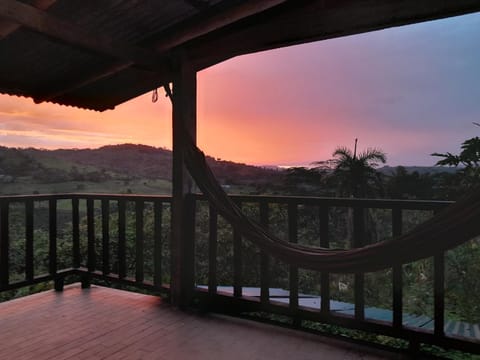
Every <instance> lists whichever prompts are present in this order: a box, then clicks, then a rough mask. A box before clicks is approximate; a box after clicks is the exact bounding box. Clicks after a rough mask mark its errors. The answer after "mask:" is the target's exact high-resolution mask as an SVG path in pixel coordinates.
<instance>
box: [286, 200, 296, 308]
mask: <svg viewBox="0 0 480 360" xmlns="http://www.w3.org/2000/svg"><path fill="white" fill-rule="evenodd" d="M288 240H289V241H290V242H292V243H297V242H298V206H297V204H296V203H293V202H289V203H288ZM289 284H290V297H289V306H290V310H292V311H293V312H295V311H296V310H297V309H298V268H297V267H296V266H294V265H290V280H289Z"/></svg>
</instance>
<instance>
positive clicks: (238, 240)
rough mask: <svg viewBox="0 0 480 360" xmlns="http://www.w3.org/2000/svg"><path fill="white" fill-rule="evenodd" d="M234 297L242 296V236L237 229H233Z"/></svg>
mask: <svg viewBox="0 0 480 360" xmlns="http://www.w3.org/2000/svg"><path fill="white" fill-rule="evenodd" d="M237 205H238V206H239V207H240V208H241V206H242V204H241V203H238V204H237ZM233 296H235V297H241V296H242V236H241V234H240V232H239V231H238V229H237V228H236V227H234V228H233Z"/></svg>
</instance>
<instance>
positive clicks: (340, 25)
mask: <svg viewBox="0 0 480 360" xmlns="http://www.w3.org/2000/svg"><path fill="white" fill-rule="evenodd" d="M275 10H276V9H272V11H271V12H270V13H269V14H268V21H262V14H259V15H258V17H255V18H253V17H252V18H251V19H248V20H246V21H247V22H248V23H247V24H241V23H238V24H237V25H238V26H232V27H231V28H230V29H228V30H227V29H224V31H223V32H222V33H211V34H209V35H208V36H207V37H205V38H204V39H201V40H200V41H197V42H195V43H192V44H189V45H188V53H189V56H190V57H192V58H194V59H196V63H195V67H196V68H197V70H201V69H204V68H206V67H209V66H212V65H214V64H216V63H218V62H221V61H224V60H227V59H229V58H232V57H234V56H237V55H243V54H247V53H253V52H258V51H264V50H270V49H274V48H279V47H284V46H289V45H296V44H302V43H306V42H312V41H319V40H324V39H331V38H335V37H340V36H347V35H352V34H359V33H364V32H369V31H374V30H380V29H385V28H388V27H393V26H401V25H407V24H413V23H418V22H422V21H428V20H435V19H441V18H445V17H450V16H456V15H463V14H467V13H472V12H476V11H480V1H478V0H456V1H448V0H422V1H416V2H413V1H407V0H385V1H383V2H381V1H373V0H348V1H342V2H338V1H335V0H324V1H302V4H301V5H300V4H297V3H295V4H293V3H289V4H286V5H285V7H284V8H283V9H282V11H277V12H275ZM346 14H350V15H349V16H346ZM212 42H214V43H215V52H210V53H209V52H208V51H206V49H207V47H206V44H209V46H211V43H212Z"/></svg>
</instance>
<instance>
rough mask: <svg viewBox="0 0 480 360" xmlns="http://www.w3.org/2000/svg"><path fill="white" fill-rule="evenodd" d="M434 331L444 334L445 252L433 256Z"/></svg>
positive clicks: (436, 333) (439, 334) (438, 334)
mask: <svg viewBox="0 0 480 360" xmlns="http://www.w3.org/2000/svg"><path fill="white" fill-rule="evenodd" d="M433 296H434V317H433V319H434V328H433V329H434V330H433V331H434V333H435V335H436V336H444V335H445V331H444V326H445V253H444V252H439V253H437V254H435V256H434V257H433Z"/></svg>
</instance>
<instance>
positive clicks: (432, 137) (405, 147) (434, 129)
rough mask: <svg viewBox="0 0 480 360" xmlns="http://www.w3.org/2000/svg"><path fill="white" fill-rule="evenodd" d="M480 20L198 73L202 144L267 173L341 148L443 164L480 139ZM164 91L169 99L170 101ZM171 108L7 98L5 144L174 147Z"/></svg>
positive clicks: (392, 32) (143, 102)
mask: <svg viewBox="0 0 480 360" xmlns="http://www.w3.org/2000/svg"><path fill="white" fill-rule="evenodd" d="M479 45H480V14H473V15H468V16H463V17H457V18H451V19H446V20H441V21H435V22H428V23H423V24H418V25H413V26H407V27H399V28H394V29H388V30H383V31H378V32H373V33H368V34H362V35H356V36H350V37H345V38H340V39H334V40H328V41H323V42H317V43H312V44H307V45H301V46H294V47H290V48H285V49H279V50H275V51H270V52H264V53H259V54H253V55H248V56H242V57H238V58H235V59H232V60H230V61H227V62H225V63H222V64H219V65H217V66H215V67H212V68H210V69H207V70H205V71H203V72H201V73H199V75H198V143H199V145H200V147H201V148H202V149H203V150H204V151H205V152H206V153H207V154H209V155H212V156H215V157H219V158H222V159H227V160H232V161H237V162H244V163H250V164H257V165H306V164H309V163H311V162H313V161H318V160H326V159H329V158H330V157H331V154H332V152H333V150H334V149H335V147H337V146H339V145H346V146H349V147H352V146H353V144H354V139H355V138H358V139H359V148H360V149H364V148H367V147H378V148H380V149H382V150H383V151H385V152H386V153H387V158H388V164H389V165H392V166H395V165H399V164H402V165H433V164H434V163H435V158H433V157H431V156H430V155H429V154H430V153H432V152H446V151H450V152H453V153H457V152H458V149H459V145H460V143H461V142H462V141H463V140H465V139H467V138H470V137H473V136H476V135H479V136H480V128H479V127H476V126H474V125H473V124H472V122H480V46H479ZM161 94H163V92H161ZM171 135H172V134H171V107H170V102H169V100H168V99H167V98H165V97H163V96H161V97H160V99H159V101H158V102H157V103H152V102H151V94H145V95H143V96H141V97H139V98H136V99H134V100H131V101H129V102H128V103H125V104H122V105H120V106H118V107H117V108H116V109H115V110H112V111H106V112H104V113H98V112H93V111H86V110H79V109H75V108H70V107H64V106H57V105H52V104H41V105H35V104H34V103H33V101H32V100H31V99H23V98H17V97H9V96H4V95H0V145H3V146H18V147H31V146H33V147H41V148H50V149H51V148H59V147H62V148H83V147H99V146H101V145H105V144H118V143H126V142H128V143H143V144H148V145H153V146H157V147H166V148H171Z"/></svg>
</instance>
